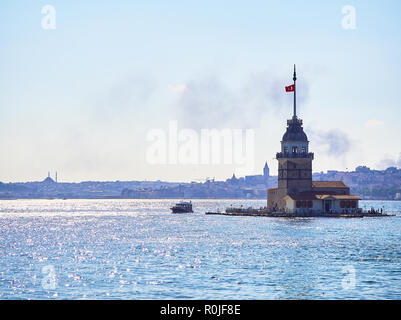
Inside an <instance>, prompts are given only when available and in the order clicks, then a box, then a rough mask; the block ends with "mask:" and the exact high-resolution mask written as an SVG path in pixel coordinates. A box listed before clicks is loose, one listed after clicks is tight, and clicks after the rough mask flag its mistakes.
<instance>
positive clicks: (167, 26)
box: [0, 0, 401, 182]
mask: <svg viewBox="0 0 401 320" xmlns="http://www.w3.org/2000/svg"><path fill="white" fill-rule="evenodd" d="M47 4H50V5H52V6H54V7H55V9H56V29H55V30H44V29H42V27H41V20H42V18H43V16H44V15H43V14H41V8H42V7H43V6H44V5H47ZM344 5H352V6H354V7H355V10H356V29H355V30H345V29H343V28H342V25H341V21H342V19H343V15H342V12H341V9H342V7H343V6H344ZM400 9H401V4H400V2H399V1H373V0H372V1H334V0H333V1H307V2H306V1H285V2H282V1H280V2H279V1H218V2H217V1H172V0H171V1H122V0H120V1H66V0H65V1H28V0H25V1H1V3H0V44H1V50H0V148H1V158H0V181H3V182H8V181H26V180H38V179H42V178H43V176H44V175H46V174H47V171H49V170H50V171H52V172H54V171H56V170H57V171H58V172H59V177H60V179H61V180H62V181H81V180H116V179H119V180H136V179H138V180H142V179H148V180H154V179H161V180H170V181H190V180H192V179H200V178H205V177H216V179H225V178H226V177H227V176H230V175H231V174H232V172H233V170H234V167H235V166H234V165H219V166H213V165H187V166H183V165H168V164H166V165H151V164H149V163H147V161H146V159H145V153H146V150H147V148H148V142H146V134H147V132H148V131H149V130H150V129H152V128H161V129H166V128H167V127H168V122H169V121H170V120H177V121H178V125H179V127H181V128H195V129H199V128H200V126H202V124H203V123H204V128H214V127H216V128H221V127H228V128H231V127H243V128H252V129H254V130H255V132H256V147H257V152H256V153H255V165H256V168H255V171H254V172H253V173H255V174H256V173H259V171H260V172H261V170H262V167H263V164H264V162H265V161H266V160H267V161H268V163H269V165H270V167H271V170H272V174H276V169H277V166H276V161H275V160H273V157H274V155H275V152H277V151H279V149H280V145H279V141H280V140H281V137H282V135H283V133H284V131H285V124H286V119H287V118H289V117H290V113H291V111H292V104H291V96H290V95H289V94H286V93H285V91H284V86H285V85H289V84H291V78H292V74H291V72H292V65H293V64H294V63H296V64H297V70H298V80H299V81H298V90H299V91H298V95H299V97H300V99H299V115H300V117H301V118H302V119H303V120H304V124H305V130H306V133H307V134H308V137H309V139H310V140H311V146H310V148H311V151H314V152H315V161H314V171H322V170H323V171H326V170H331V169H339V170H345V169H346V168H349V169H353V168H354V167H355V166H356V165H359V164H364V165H368V166H370V167H373V168H380V169H382V168H383V167H385V166H386V165H391V164H397V161H398V164H399V165H401V161H400V160H401V159H400V153H401V143H400V142H399V139H400V138H401V126H400V124H399V122H400V118H401V111H400V102H399V98H398V96H399V92H400V90H399V88H398V83H399V81H400V80H399V77H400V74H401V67H400V57H401V19H400V12H401V10H400ZM177 85H181V86H187V87H190V88H193V91H191V92H190V93H188V92H187V93H186V94H187V95H189V97H188V96H185V97H182V94H183V93H182V92H175V91H174V90H172V88H174V86H177ZM216 100H218V101H219V103H218V104H217V106H218V107H216V103H215V102H216ZM188 101H189V102H188ZM192 101H198V104H197V105H192V104H191V103H192ZM199 101H200V102H199ZM249 101H252V102H249ZM216 109H217V110H216ZM221 110H224V112H225V113H222V112H223V111H221ZM227 112H228V114H227ZM327 139H330V141H329V142H327ZM259 169H260V170H259ZM249 173H252V172H249Z"/></svg>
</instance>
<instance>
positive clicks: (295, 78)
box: [292, 64, 297, 119]
mask: <svg viewBox="0 0 401 320" xmlns="http://www.w3.org/2000/svg"><path fill="white" fill-rule="evenodd" d="M292 80H294V119H295V118H296V117H297V88H296V86H295V82H296V81H297V73H296V70H295V64H294V77H293V78H292Z"/></svg>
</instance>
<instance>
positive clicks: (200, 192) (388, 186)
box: [0, 165, 401, 200]
mask: <svg viewBox="0 0 401 320" xmlns="http://www.w3.org/2000/svg"><path fill="white" fill-rule="evenodd" d="M266 169H268V167H267V166H266V165H265V170H264V173H263V175H256V176H253V175H252V176H247V177H238V178H237V177H235V175H234V176H233V177H231V178H230V179H227V180H226V181H215V180H208V181H206V182H203V183H195V182H192V183H178V182H163V181H104V182H101V181H85V182H80V183H65V182H56V181H54V180H53V179H52V178H50V179H47V178H46V179H44V180H43V181H36V182H18V183H2V182H0V199H18V198H25V199H29V198H30V199H36V198H42V199H45V198H61V199H62V198H88V199H98V198H171V197H173V198H218V197H222V198H238V199H239V198H244V199H246V198H251V199H265V198H266V185H267V186H268V187H269V188H274V187H276V186H277V176H270V175H268V174H267V171H266ZM267 177H268V178H267ZM312 177H313V181H344V183H345V184H346V185H347V186H348V187H349V188H350V193H355V194H358V195H360V196H361V197H362V199H365V200H369V199H372V200H373V199H378V200H379V199H380V200H401V169H397V168H395V167H390V168H387V169H386V170H372V169H369V168H368V167H365V166H360V167H357V168H356V169H355V171H337V170H329V171H327V172H326V173H324V172H317V173H313V175H312ZM233 178H234V179H233ZM266 178H267V184H266V183H265V181H266Z"/></svg>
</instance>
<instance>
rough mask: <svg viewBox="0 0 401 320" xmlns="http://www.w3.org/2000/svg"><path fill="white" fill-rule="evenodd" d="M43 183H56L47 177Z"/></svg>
mask: <svg viewBox="0 0 401 320" xmlns="http://www.w3.org/2000/svg"><path fill="white" fill-rule="evenodd" d="M42 182H45V183H54V182H55V181H54V180H53V179H52V178H50V177H47V178H46V179H45V180H43V181H42Z"/></svg>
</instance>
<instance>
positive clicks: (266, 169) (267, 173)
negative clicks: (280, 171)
mask: <svg viewBox="0 0 401 320" xmlns="http://www.w3.org/2000/svg"><path fill="white" fill-rule="evenodd" d="M269 176H270V169H269V166H268V165H267V161H266V163H265V166H264V167H263V181H264V183H265V185H266V186H267V185H268V183H269Z"/></svg>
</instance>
